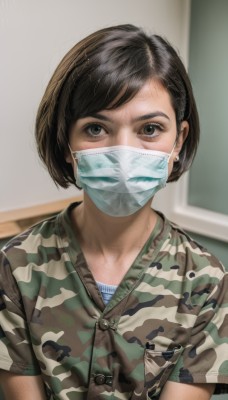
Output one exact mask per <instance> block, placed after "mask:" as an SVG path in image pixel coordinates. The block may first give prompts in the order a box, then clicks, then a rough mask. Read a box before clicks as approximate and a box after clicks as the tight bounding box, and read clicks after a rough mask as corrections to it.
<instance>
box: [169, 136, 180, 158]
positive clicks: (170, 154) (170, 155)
mask: <svg viewBox="0 0 228 400" xmlns="http://www.w3.org/2000/svg"><path fill="white" fill-rule="evenodd" d="M176 144H177V141H176V140H175V143H174V145H173V148H172V150H171V153H169V157H168V163H169V160H170V158H171V157H172V155H173V152H174V149H175V147H176ZM177 157H178V160H176V161H179V156H177Z"/></svg>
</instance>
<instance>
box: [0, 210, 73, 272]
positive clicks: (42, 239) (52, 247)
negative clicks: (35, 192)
mask: <svg viewBox="0 0 228 400" xmlns="http://www.w3.org/2000/svg"><path fill="white" fill-rule="evenodd" d="M75 205H77V204H71V205H70V206H69V207H67V208H66V209H65V210H63V211H62V212H60V213H58V214H56V215H53V216H51V217H49V218H46V219H44V220H42V221H41V222H39V223H37V224H35V225H33V226H32V227H30V228H29V229H27V230H26V231H24V232H23V233H21V234H19V235H17V236H15V237H14V238H12V239H11V240H10V241H9V242H8V243H6V244H5V246H4V247H3V248H2V249H1V251H0V266H1V267H2V266H6V265H9V266H10V268H11V270H12V272H13V273H14V272H15V270H16V269H18V268H21V267H25V266H27V265H41V263H44V262H48V261H49V260H51V259H56V258H58V253H61V251H62V248H63V247H64V246H66V247H67V238H68V235H67V230H68V229H69V228H68V227H69V225H70V218H69V213H70V210H71V208H72V207H75ZM60 256H61V255H59V257H60ZM1 269H2V268H1Z"/></svg>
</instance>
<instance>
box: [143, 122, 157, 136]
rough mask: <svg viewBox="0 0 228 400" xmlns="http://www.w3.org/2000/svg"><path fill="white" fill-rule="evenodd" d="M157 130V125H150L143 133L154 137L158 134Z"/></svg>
mask: <svg viewBox="0 0 228 400" xmlns="http://www.w3.org/2000/svg"><path fill="white" fill-rule="evenodd" d="M156 129H157V125H154V124H148V125H145V126H144V128H143V133H144V135H149V136H152V135H153V134H154V133H155V132H156Z"/></svg>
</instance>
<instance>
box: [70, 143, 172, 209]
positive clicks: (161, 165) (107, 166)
mask: <svg viewBox="0 0 228 400" xmlns="http://www.w3.org/2000/svg"><path fill="white" fill-rule="evenodd" d="M172 152H173V150H172ZM172 152H171V153H170V154H168V153H164V152H161V151H156V150H145V149H139V148H135V147H129V146H112V147H101V148H96V149H89V150H81V151H75V152H73V151H72V155H73V158H74V159H75V160H76V166H75V178H76V184H77V186H78V187H80V188H82V189H84V191H85V192H86V193H87V194H88V196H89V197H90V198H91V200H92V201H93V202H94V204H95V205H96V206H97V208H99V210H101V211H103V212H104V213H106V214H108V215H111V216H114V217H123V216H127V215H131V214H134V213H135V212H136V211H138V210H139V209H140V208H142V207H143V206H144V205H145V204H146V203H147V202H148V201H149V200H150V199H152V197H153V196H154V195H155V193H156V192H157V191H158V190H159V189H161V188H163V187H164V186H165V185H166V182H167V179H168V162H169V159H170V157H171V154H172Z"/></svg>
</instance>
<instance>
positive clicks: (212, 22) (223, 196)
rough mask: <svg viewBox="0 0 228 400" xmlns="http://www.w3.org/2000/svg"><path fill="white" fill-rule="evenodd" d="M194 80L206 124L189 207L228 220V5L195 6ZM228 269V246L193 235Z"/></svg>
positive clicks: (205, 2)
mask: <svg viewBox="0 0 228 400" xmlns="http://www.w3.org/2000/svg"><path fill="white" fill-rule="evenodd" d="M189 74H190V77H191V81H192V84H193V90H194V94H195V97H196V102H197V106H198V109H199V114H200V122H201V140H200V146H199V150H198V154H197V156H196V158H195V161H194V164H193V166H192V168H191V172H190V183H189V199H188V201H189V204H190V205H193V206H197V207H201V208H206V209H209V210H212V211H216V212H220V213H222V214H225V215H228V131H227V115H228V100H227V93H228V77H227V75H228V1H227V0H216V1H215V0H192V3H191V27H190V53H189ZM191 236H193V237H194V238H196V239H197V240H198V241H199V242H201V243H202V244H203V245H204V246H205V247H207V248H208V249H209V250H211V251H212V252H213V253H214V254H215V255H216V256H217V257H218V258H219V259H220V260H221V261H222V262H223V263H224V264H225V265H226V266H227V268H228V243H226V242H222V241H218V240H213V239H210V238H208V237H202V236H200V235H196V234H193V233H191Z"/></svg>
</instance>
